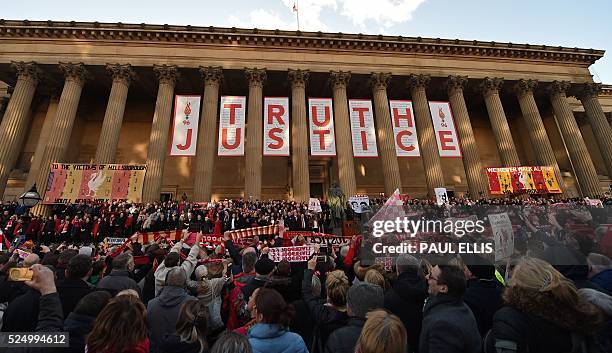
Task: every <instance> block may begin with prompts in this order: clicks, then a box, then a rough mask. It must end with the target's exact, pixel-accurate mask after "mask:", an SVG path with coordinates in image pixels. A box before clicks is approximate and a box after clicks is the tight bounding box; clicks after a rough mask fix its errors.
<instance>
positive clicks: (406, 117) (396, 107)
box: [389, 100, 420, 157]
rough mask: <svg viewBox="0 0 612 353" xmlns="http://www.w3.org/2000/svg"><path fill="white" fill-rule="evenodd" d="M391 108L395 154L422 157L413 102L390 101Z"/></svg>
mask: <svg viewBox="0 0 612 353" xmlns="http://www.w3.org/2000/svg"><path fill="white" fill-rule="evenodd" d="M389 107H390V108H391V124H392V125H393V136H394V140H395V153H396V154H397V156H398V157H418V156H420V152H419V141H418V140H417V131H416V125H415V124H414V111H413V110H412V102H411V101H405V100H390V101H389Z"/></svg>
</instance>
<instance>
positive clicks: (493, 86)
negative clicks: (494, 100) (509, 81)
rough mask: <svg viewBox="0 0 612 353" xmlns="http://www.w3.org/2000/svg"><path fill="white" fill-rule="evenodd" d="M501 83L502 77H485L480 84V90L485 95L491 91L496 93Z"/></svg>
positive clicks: (502, 81)
mask: <svg viewBox="0 0 612 353" xmlns="http://www.w3.org/2000/svg"><path fill="white" fill-rule="evenodd" d="M503 84H504V78H503V77H485V78H484V79H483V80H482V83H481V84H480V90H481V91H482V93H483V94H484V95H485V96H487V95H489V94H492V93H498V92H499V89H500V88H501V86H502V85H503Z"/></svg>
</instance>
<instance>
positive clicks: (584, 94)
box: [576, 82, 601, 100]
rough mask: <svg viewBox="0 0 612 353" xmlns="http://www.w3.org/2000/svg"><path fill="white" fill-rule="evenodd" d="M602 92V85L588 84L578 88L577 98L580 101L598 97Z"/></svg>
mask: <svg viewBox="0 0 612 353" xmlns="http://www.w3.org/2000/svg"><path fill="white" fill-rule="evenodd" d="M599 91H601V83H595V82H587V83H583V84H582V85H580V86H578V90H577V92H576V97H577V98H578V99H580V100H583V99H585V98H591V97H597V95H598V94H599Z"/></svg>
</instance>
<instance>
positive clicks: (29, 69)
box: [11, 61, 42, 83]
mask: <svg viewBox="0 0 612 353" xmlns="http://www.w3.org/2000/svg"><path fill="white" fill-rule="evenodd" d="M11 67H12V68H13V69H14V70H15V71H17V77H18V78H21V77H23V78H28V79H30V80H32V81H34V82H37V83H38V82H39V81H40V79H41V78H42V71H41V70H40V68H39V67H38V65H36V63H35V62H33V61H29V62H24V61H12V62H11Z"/></svg>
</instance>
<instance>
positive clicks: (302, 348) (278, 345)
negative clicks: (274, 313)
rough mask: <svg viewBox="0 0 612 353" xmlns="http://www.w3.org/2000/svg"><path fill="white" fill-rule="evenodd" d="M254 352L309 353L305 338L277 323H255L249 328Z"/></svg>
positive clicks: (250, 341)
mask: <svg viewBox="0 0 612 353" xmlns="http://www.w3.org/2000/svg"><path fill="white" fill-rule="evenodd" d="M249 343H250V344H251V347H252V348H253V353H308V349H306V344H304V340H303V339H302V337H300V335H298V334H297V333H293V332H289V331H287V330H286V329H284V328H282V327H280V326H279V325H277V324H263V323H258V324H255V326H253V327H252V328H251V329H250V330H249Z"/></svg>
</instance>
